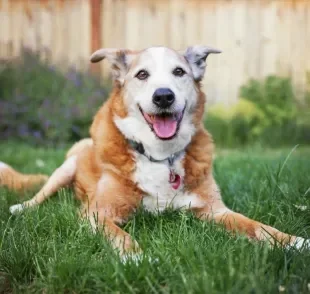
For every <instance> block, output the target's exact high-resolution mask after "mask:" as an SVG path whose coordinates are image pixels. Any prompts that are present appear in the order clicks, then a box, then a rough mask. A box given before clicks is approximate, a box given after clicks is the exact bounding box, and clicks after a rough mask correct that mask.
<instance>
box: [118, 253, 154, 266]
mask: <svg viewBox="0 0 310 294" xmlns="http://www.w3.org/2000/svg"><path fill="white" fill-rule="evenodd" d="M144 259H147V260H148V261H149V263H156V262H158V258H155V259H153V258H151V257H150V256H148V257H146V256H143V254H142V253H126V254H123V255H122V256H121V261H122V263H123V264H126V263H128V262H129V263H134V264H136V265H139V264H141V263H142V261H143V260H144Z"/></svg>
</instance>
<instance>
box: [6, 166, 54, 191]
mask: <svg viewBox="0 0 310 294" xmlns="http://www.w3.org/2000/svg"><path fill="white" fill-rule="evenodd" d="M47 179H48V176H47V175H41V174H38V175H26V174H22V173H20V172H18V171H16V170H15V169H13V168H12V167H11V166H7V167H6V168H0V187H1V186H3V187H6V188H7V189H9V190H13V191H16V192H18V193H24V192H25V191H27V190H32V189H34V188H37V187H38V186H41V185H42V184H44V183H45V182H46V181H47Z"/></svg>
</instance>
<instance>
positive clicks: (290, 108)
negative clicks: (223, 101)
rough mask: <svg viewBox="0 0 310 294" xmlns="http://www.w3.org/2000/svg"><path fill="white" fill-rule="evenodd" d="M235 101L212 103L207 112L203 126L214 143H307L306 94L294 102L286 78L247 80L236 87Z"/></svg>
mask: <svg viewBox="0 0 310 294" xmlns="http://www.w3.org/2000/svg"><path fill="white" fill-rule="evenodd" d="M240 96H241V98H240V99H239V101H238V103H237V104H236V105H235V106H233V107H230V108H227V107H225V106H223V105H215V106H213V107H211V108H210V109H209V111H208V115H207V118H206V121H205V124H206V127H207V128H208V129H209V130H210V132H211V133H212V135H213V137H214V139H215V141H216V143H218V144H220V145H224V146H227V147H232V146H238V145H245V144H254V143H257V142H259V143H262V144H264V145H268V146H279V145H290V146H291V145H295V144H309V143H310V113H309V110H310V107H309V105H310V103H309V101H310V99H309V98H308V97H309V96H310V94H309V93H307V94H306V96H305V98H304V99H303V101H304V102H303V105H299V104H298V103H297V99H296V98H295V96H294V93H293V89H292V84H291V81H290V79H288V78H281V77H276V76H269V77H267V78H266V79H265V80H264V81H262V82H260V81H257V80H250V81H249V83H248V84H247V85H245V86H243V87H241V89H240Z"/></svg>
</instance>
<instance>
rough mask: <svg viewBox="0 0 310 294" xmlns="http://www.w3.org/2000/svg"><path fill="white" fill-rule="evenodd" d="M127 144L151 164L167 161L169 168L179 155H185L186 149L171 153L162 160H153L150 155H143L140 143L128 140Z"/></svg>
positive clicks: (142, 147) (143, 151)
mask: <svg viewBox="0 0 310 294" xmlns="http://www.w3.org/2000/svg"><path fill="white" fill-rule="evenodd" d="M128 143H129V145H130V146H131V147H132V148H133V149H134V150H136V151H137V152H139V153H140V154H141V155H144V156H145V157H146V158H147V159H148V160H149V161H151V162H156V163H160V162H164V161H168V163H169V166H172V165H173V164H174V162H175V160H176V159H177V158H179V157H180V156H181V155H183V154H184V153H185V149H186V147H187V146H186V147H185V148H184V149H183V150H181V151H178V152H176V153H173V154H171V155H170V156H168V157H166V158H164V159H160V160H159V159H155V158H154V157H152V156H151V155H148V154H146V153H145V149H144V146H143V144H142V143H138V142H136V141H133V140H128Z"/></svg>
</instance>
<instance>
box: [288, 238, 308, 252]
mask: <svg viewBox="0 0 310 294" xmlns="http://www.w3.org/2000/svg"><path fill="white" fill-rule="evenodd" d="M289 247H290V248H295V249H297V250H301V249H310V239H304V238H302V237H296V239H295V240H294V241H293V242H292V243H291V244H290V245H289Z"/></svg>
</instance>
